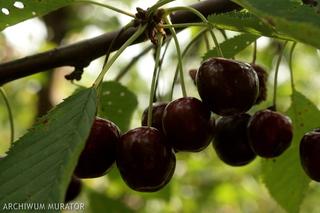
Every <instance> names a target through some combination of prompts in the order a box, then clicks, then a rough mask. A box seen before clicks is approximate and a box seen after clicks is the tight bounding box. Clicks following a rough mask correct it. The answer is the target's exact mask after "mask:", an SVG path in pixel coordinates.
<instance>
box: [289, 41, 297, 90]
mask: <svg viewBox="0 0 320 213" xmlns="http://www.w3.org/2000/svg"><path fill="white" fill-rule="evenodd" d="M296 45H297V42H293V44H292V47H291V49H290V56H289V69H290V82H291V89H292V92H294V91H295V86H294V78H293V68H292V58H293V51H294V48H295V47H296Z"/></svg>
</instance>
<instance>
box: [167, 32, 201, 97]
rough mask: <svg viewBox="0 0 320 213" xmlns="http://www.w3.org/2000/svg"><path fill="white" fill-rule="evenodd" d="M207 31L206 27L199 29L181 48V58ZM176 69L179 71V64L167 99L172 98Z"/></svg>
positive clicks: (175, 75)
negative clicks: (184, 46)
mask: <svg viewBox="0 0 320 213" xmlns="http://www.w3.org/2000/svg"><path fill="white" fill-rule="evenodd" d="M206 31H207V29H204V30H202V31H200V32H199V33H198V34H197V35H196V36H195V37H194V38H193V39H192V40H191V41H190V42H189V43H188V45H187V46H186V48H185V49H184V50H183V52H182V54H181V57H182V59H183V58H184V57H185V55H186V54H187V52H188V51H189V49H190V48H191V47H192V45H193V44H194V43H195V42H196V41H197V40H198V39H199V38H200V37H201V36H202V35H203V34H204V33H205V32H206ZM178 71H179V66H177V67H176V71H175V73H174V78H173V82H172V85H171V91H170V95H169V100H170V101H171V100H172V97H173V89H174V85H175V83H176V80H177V76H178Z"/></svg>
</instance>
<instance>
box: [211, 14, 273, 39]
mask: <svg viewBox="0 0 320 213" xmlns="http://www.w3.org/2000/svg"><path fill="white" fill-rule="evenodd" d="M208 20H209V22H211V23H212V24H213V25H215V26H217V27H219V28H222V29H226V30H232V31H238V32H246V33H250V34H255V35H264V36H270V37H277V36H278V35H276V33H275V32H274V31H273V30H272V28H270V27H269V26H267V25H266V24H264V23H263V22H262V21H261V20H260V19H259V18H257V17H256V16H255V15H252V14H251V13H248V12H245V11H232V12H228V13H221V14H214V15H210V16H209V17H208Z"/></svg>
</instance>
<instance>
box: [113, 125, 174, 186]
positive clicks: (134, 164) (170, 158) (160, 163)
mask: <svg viewBox="0 0 320 213" xmlns="http://www.w3.org/2000/svg"><path fill="white" fill-rule="evenodd" d="M116 163H117V167H118V169H119V171H120V174H121V177H122V179H123V180H124V181H125V182H126V184H127V185H128V186H129V187H130V188H131V189H133V190H136V191H140V192H154V191H158V190H160V189H161V188H163V187H164V186H165V185H166V184H167V183H168V182H169V181H170V179H171V178H172V175H173V173H174V170H175V165H176V158H175V154H174V153H173V152H172V149H171V148H170V147H169V146H167V145H166V143H165V141H164V137H163V134H161V133H160V131H159V130H157V129H156V128H153V127H146V126H143V127H139V128H135V129H132V130H129V131H128V132H126V133H125V134H123V135H122V136H121V138H120V141H119V143H117V159H116Z"/></svg>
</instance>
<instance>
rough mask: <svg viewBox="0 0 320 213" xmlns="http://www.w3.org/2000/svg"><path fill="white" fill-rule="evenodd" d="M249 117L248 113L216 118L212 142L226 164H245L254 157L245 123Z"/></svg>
mask: <svg viewBox="0 0 320 213" xmlns="http://www.w3.org/2000/svg"><path fill="white" fill-rule="evenodd" d="M250 117H251V116H250V115H249V114H239V115H234V116H226V117H221V118H219V119H218V120H217V124H216V132H215V136H214V140H213V143H212V144H213V147H214V149H215V151H216V153H217V155H218V157H219V158H220V159H221V160H222V161H223V162H225V163H226V164H228V165H231V166H242V165H246V164H248V163H250V162H251V161H253V160H254V159H255V157H256V154H255V153H254V152H253V151H252V149H251V147H250V145H249V141H248V136H247V124H248V122H249V119H250Z"/></svg>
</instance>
